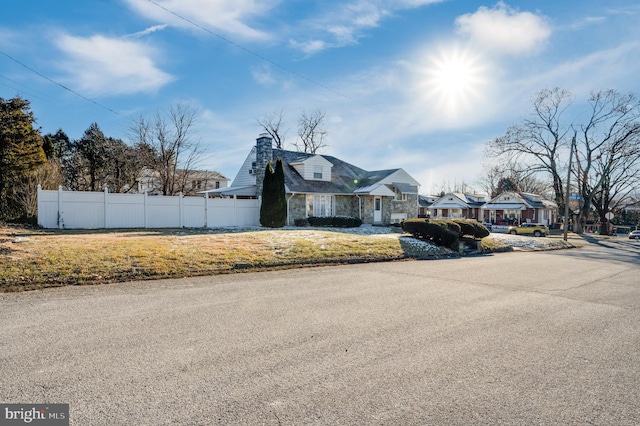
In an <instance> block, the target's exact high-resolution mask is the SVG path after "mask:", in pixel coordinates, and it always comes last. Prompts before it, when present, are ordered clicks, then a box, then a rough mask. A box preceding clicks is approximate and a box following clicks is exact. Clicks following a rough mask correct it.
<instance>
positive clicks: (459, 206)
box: [431, 203, 469, 209]
mask: <svg viewBox="0 0 640 426" xmlns="http://www.w3.org/2000/svg"><path fill="white" fill-rule="evenodd" d="M431 208H432V209H468V208H469V206H467V205H463V204H455V203H442V204H437V203H434V204H433V205H432V206H431Z"/></svg>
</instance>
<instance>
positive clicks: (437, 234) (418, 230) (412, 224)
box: [401, 218, 489, 250]
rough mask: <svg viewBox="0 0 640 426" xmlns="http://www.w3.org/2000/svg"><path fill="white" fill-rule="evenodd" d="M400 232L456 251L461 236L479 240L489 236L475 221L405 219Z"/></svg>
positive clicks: (486, 230)
mask: <svg viewBox="0 0 640 426" xmlns="http://www.w3.org/2000/svg"><path fill="white" fill-rule="evenodd" d="M401 226H402V230H403V231H404V232H407V233H409V234H412V235H413V236H414V237H416V238H420V239H423V240H428V241H431V242H433V243H434V244H437V245H439V246H444V247H449V248H451V249H453V250H457V249H458V240H459V239H460V238H462V237H463V236H470V237H473V238H476V239H481V238H484V237H487V236H488V235H489V230H488V229H487V228H486V227H485V226H484V225H482V224H481V223H479V222H477V221H475V220H459V219H457V220H438V219H421V218H418V219H407V220H405V221H403V222H402V224H401Z"/></svg>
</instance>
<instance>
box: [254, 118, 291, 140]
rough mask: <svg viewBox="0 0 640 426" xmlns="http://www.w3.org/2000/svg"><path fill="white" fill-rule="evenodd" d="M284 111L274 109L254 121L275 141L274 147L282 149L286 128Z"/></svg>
mask: <svg viewBox="0 0 640 426" xmlns="http://www.w3.org/2000/svg"><path fill="white" fill-rule="evenodd" d="M283 121H284V111H283V110H280V111H274V112H272V113H270V114H265V115H263V116H262V117H261V118H257V119H256V122H257V123H258V125H259V126H260V127H262V129H263V130H264V131H265V132H267V133H268V134H269V135H270V136H271V138H273V140H274V141H275V143H276V149H284V139H285V135H286V133H287V131H288V129H284V124H283Z"/></svg>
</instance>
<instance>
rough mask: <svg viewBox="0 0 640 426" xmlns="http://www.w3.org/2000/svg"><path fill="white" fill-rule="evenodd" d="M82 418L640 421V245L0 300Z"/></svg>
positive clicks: (9, 351)
mask: <svg viewBox="0 0 640 426" xmlns="http://www.w3.org/2000/svg"><path fill="white" fill-rule="evenodd" d="M0 324H1V325H0V402H1V403H69V404H70V409H71V412H70V418H71V424H73V425H227V424H242V425H245V424H246V425H258V424H265V425H303V424H319V425H320V424H322V425H325V424H329V425H496V424H503V425H591V424H596V425H638V424H640V243H636V242H628V243H627V242H626V241H624V240H622V239H618V240H607V241H605V240H598V241H595V243H592V244H589V245H587V246H586V247H583V248H580V249H572V250H561V251H553V252H531V253H525V252H518V253H503V254H497V255H494V256H483V257H471V258H465V259H452V260H438V261H433V260H429V261H406V262H394V263H378V264H364V265H351V266H337V267H321V268H310V269H300V270H290V271H279V272H278V271H276V272H265V273H257V274H254V273H242V274H237V275H227V276H217V277H201V278H195V279H183V280H165V281H155V282H138V283H128V284H116V285H101V286H92V287H68V288H61V289H52V290H45V291H36V292H27V293H22V294H2V295H0Z"/></svg>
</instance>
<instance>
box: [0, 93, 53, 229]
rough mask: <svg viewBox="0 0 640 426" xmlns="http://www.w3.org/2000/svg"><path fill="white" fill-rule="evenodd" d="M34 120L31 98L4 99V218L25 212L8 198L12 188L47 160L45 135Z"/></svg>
mask: <svg viewBox="0 0 640 426" xmlns="http://www.w3.org/2000/svg"><path fill="white" fill-rule="evenodd" d="M34 123H35V118H34V117H33V113H32V112H31V111H30V109H29V101H27V100H25V99H21V98H19V97H18V98H14V99H9V100H4V99H3V98H0V219H11V218H15V217H17V216H20V215H21V214H22V213H23V212H20V211H18V210H19V209H18V208H17V206H16V205H14V204H13V203H12V202H11V199H10V198H9V197H8V194H9V189H10V188H11V187H12V186H13V185H15V184H16V182H17V181H18V180H20V179H22V178H24V177H25V176H26V175H28V174H29V173H32V172H33V171H35V170H36V169H37V168H38V167H39V166H41V165H42V164H44V162H45V160H46V158H45V154H44V150H43V149H42V136H41V135H40V130H39V129H36V128H34V127H33V125H34Z"/></svg>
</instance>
